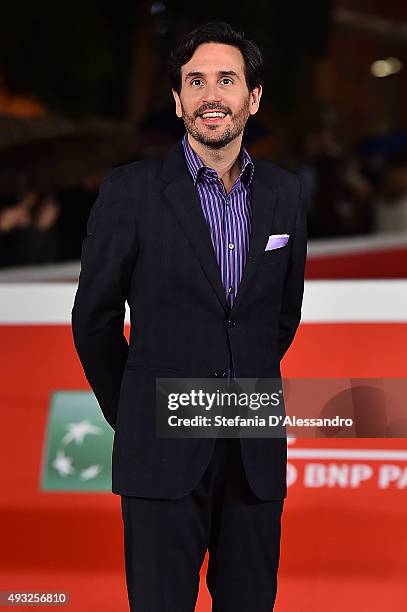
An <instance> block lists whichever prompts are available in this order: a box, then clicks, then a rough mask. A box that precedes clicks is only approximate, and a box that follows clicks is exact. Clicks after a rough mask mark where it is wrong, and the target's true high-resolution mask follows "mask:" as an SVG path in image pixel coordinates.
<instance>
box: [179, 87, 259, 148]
mask: <svg viewBox="0 0 407 612" xmlns="http://www.w3.org/2000/svg"><path fill="white" fill-rule="evenodd" d="M249 104H250V98H249V97H248V98H247V100H246V101H245V102H244V104H243V106H242V108H241V109H240V110H239V111H238V112H237V113H235V114H231V113H230V111H228V110H227V109H226V108H224V109H223V111H224V112H228V113H229V115H230V117H231V125H227V126H225V127H224V128H223V130H222V129H220V128H219V125H217V126H215V125H214V126H207V128H206V130H205V131H203V130H200V129H199V128H198V127H197V125H196V123H195V121H196V119H197V117H198V116H199V114H200V113H202V112H205V110H206V111H210V110H211V109H210V108H208V107H206V108H205V109H204V110H203V111H202V110H199V111H198V112H197V113H195V114H193V115H189V114H188V113H187V112H186V111H185V109H184V107H183V105H182V102H181V109H182V120H183V122H184V125H185V129H186V131H187V132H188V134H190V135H191V136H192V137H193V138H195V140H196V141H198V142H200V143H201V144H203V145H205V146H206V147H209V148H210V149H221V148H222V147H225V146H226V145H228V144H229V143H230V142H232V140H234V139H235V138H237V137H238V136H240V134H241V133H242V132H243V130H244V128H245V125H246V123H247V120H248V118H249V117H250V113H249ZM213 108H220V106H219V104H218V105H216V106H215V105H214V106H213Z"/></svg>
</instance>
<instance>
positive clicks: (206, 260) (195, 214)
mask: <svg viewBox="0 0 407 612" xmlns="http://www.w3.org/2000/svg"><path fill="white" fill-rule="evenodd" d="M253 161H254V167H255V168H254V174H253V179H252V182H251V207H252V227H251V235H250V241H249V252H248V257H247V260H246V265H245V268H244V270H243V275H242V279H241V282H240V285H239V287H238V291H237V294H236V297H235V300H234V302H233V306H232V309H231V310H230V309H229V305H228V303H227V300H226V295H225V289H224V287H223V284H222V278H221V274H220V269H219V264H218V262H217V259H216V255H215V251H214V248H213V245H212V240H211V236H210V231H209V228H208V225H207V223H206V220H205V217H204V214H203V212H202V208H201V204H200V202H199V198H198V196H197V194H196V191H195V187H194V183H193V180H192V177H191V175H190V173H189V170H188V167H187V165H186V162H185V159H184V153H183V150H182V143H181V140H179V141H178V142H177V143H176V144H175V145H174V146H173V147H172V148H171V149H170V150H169V151H168V153H167V155H166V156H165V158H164V162H163V169H162V178H163V180H164V181H165V183H166V185H165V187H164V191H163V193H164V196H165V198H166V200H167V202H168V204H169V205H170V207H171V208H172V211H173V213H174V214H175V216H176V217H177V219H178V222H179V224H180V226H181V228H182V229H183V231H184V232H185V234H186V236H187V238H188V240H189V242H190V243H191V248H192V249H193V251H194V252H195V255H196V257H197V258H198V260H199V262H200V265H201V267H202V269H203V271H204V273H205V275H206V277H207V279H208V281H209V283H210V285H211V287H212V289H213V291H214V292H215V294H216V296H217V298H218V300H219V302H220V304H221V305H222V307H223V309H224V311H225V313H228V314H229V316H231V315H232V314H233V315H234V314H235V312H236V310H237V309H238V307H239V305H240V304H241V302H242V298H244V295H245V293H246V292H247V290H248V287H249V285H250V282H252V280H253V277H254V275H255V272H256V269H257V266H258V265H259V263H260V260H261V258H262V256H263V254H264V249H265V248H266V244H267V239H268V236H269V234H270V230H271V225H272V219H273V214H274V209H275V203H276V199H277V196H276V191H275V189H274V188H272V187H270V186H269V185H268V184H267V181H266V180H265V177H263V176H262V174H263V173H262V171H261V167H260V166H257V165H256V161H255V160H253Z"/></svg>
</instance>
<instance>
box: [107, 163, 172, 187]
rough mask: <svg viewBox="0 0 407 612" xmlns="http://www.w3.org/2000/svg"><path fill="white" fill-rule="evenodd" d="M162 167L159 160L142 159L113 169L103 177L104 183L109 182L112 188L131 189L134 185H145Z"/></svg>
mask: <svg viewBox="0 0 407 612" xmlns="http://www.w3.org/2000/svg"><path fill="white" fill-rule="evenodd" d="M160 165H161V161H160V160H159V159H141V160H138V161H133V162H129V163H127V164H122V165H121V166H115V167H114V168H111V169H110V170H109V171H108V172H107V173H106V174H105V175H104V177H103V179H102V182H105V181H107V182H109V183H110V185H111V187H113V188H114V187H117V188H120V187H125V188H127V189H131V188H132V187H134V183H138V185H139V187H140V181H142V182H143V184H145V181H146V178H147V177H148V176H151V175H152V174H153V173H155V172H157V170H158V168H159V167H160Z"/></svg>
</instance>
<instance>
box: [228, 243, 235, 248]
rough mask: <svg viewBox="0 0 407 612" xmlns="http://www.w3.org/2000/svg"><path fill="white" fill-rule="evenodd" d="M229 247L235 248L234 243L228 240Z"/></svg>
mask: <svg viewBox="0 0 407 612" xmlns="http://www.w3.org/2000/svg"><path fill="white" fill-rule="evenodd" d="M228 246H229V249H230V250H232V249H234V248H235V245H234V244H233V242H229V245H228Z"/></svg>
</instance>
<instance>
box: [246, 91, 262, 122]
mask: <svg viewBox="0 0 407 612" xmlns="http://www.w3.org/2000/svg"><path fill="white" fill-rule="evenodd" d="M262 93H263V87H262V86H261V85H259V86H258V87H255V88H254V89H253V91H252V92H250V104H249V112H250V114H251V115H254V114H256V113H257V111H258V110H259V106H260V98H261V94H262Z"/></svg>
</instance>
